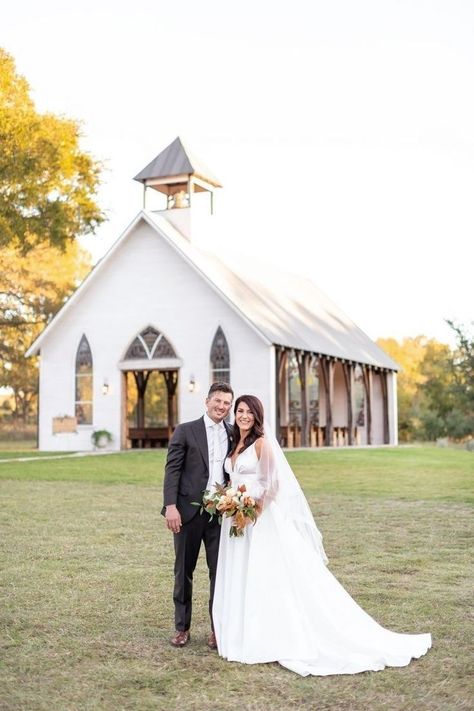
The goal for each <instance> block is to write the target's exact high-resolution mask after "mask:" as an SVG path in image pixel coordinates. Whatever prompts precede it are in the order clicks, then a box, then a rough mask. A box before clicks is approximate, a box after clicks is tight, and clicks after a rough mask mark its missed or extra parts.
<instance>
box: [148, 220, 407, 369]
mask: <svg viewBox="0 0 474 711" xmlns="http://www.w3.org/2000/svg"><path fill="white" fill-rule="evenodd" d="M148 216H149V218H150V220H151V221H152V222H153V223H154V224H155V225H156V227H157V228H158V230H159V232H161V233H167V234H168V235H169V236H170V237H172V239H173V243H174V244H175V246H176V247H178V248H179V250H180V251H181V252H183V253H184V254H185V255H186V256H187V257H188V259H189V260H190V261H191V262H192V263H193V264H194V265H195V266H196V267H198V268H199V270H200V271H201V272H202V273H203V274H204V275H205V276H206V277H207V279H208V280H209V281H210V282H212V284H213V285H214V286H216V287H217V288H218V289H219V291H220V292H221V293H222V294H224V295H225V297H226V298H227V300H228V301H229V302H231V303H232V304H233V306H234V307H235V308H237V309H238V311H239V312H240V313H241V314H244V315H245V316H246V318H247V319H248V321H250V322H251V323H252V324H253V325H254V327H256V329H257V330H258V331H259V332H260V333H261V334H262V335H263V336H264V337H265V340H266V341H267V342H270V343H273V344H275V345H281V346H287V347H290V348H296V349H298V350H304V351H309V352H312V353H319V354H324V355H331V356H336V357H338V358H344V359H346V360H352V361H355V362H358V363H367V364H370V365H375V366H379V367H381V368H388V369H390V370H398V369H399V366H398V365H397V363H396V362H395V361H394V360H392V359H391V358H390V357H389V356H388V355H387V354H386V353H385V351H383V350H382V349H381V348H380V347H379V346H378V345H377V344H376V343H374V341H373V340H372V339H371V338H369V336H367V334H365V333H364V332H363V331H362V330H361V329H360V328H359V327H358V326H356V324H355V323H354V322H353V321H352V320H351V319H350V318H349V317H348V316H347V315H346V314H345V313H344V312H343V311H342V310H341V309H340V308H339V307H338V306H336V304H335V303H334V302H333V301H331V299H329V297H328V296H326V294H325V293H324V292H323V291H321V290H320V289H319V288H318V287H317V286H316V285H315V284H314V283H313V282H312V281H311V280H310V279H308V278H305V277H301V276H299V275H296V274H289V273H287V272H284V271H280V270H279V269H276V268H274V267H272V266H270V265H268V264H267V263H264V262H257V260H255V259H253V258H252V260H248V259H243V258H242V257H237V256H236V255H232V257H231V260H232V261H231V262H229V261H228V258H226V257H225V255H224V254H221V255H219V258H218V257H217V256H216V255H215V254H211V253H209V252H205V251H204V250H202V249H199V248H198V247H196V246H195V245H193V244H192V243H190V242H189V241H188V240H187V239H185V238H184V237H182V235H181V234H180V233H179V232H177V231H176V230H174V228H173V227H172V226H171V225H170V224H169V223H168V221H167V220H166V218H164V217H163V216H162V215H160V214H159V213H156V212H154V213H153V212H149V213H148ZM170 228H171V230H170ZM171 231H172V232H173V233H174V234H172V232H171Z"/></svg>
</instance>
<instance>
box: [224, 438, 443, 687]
mask: <svg viewBox="0 0 474 711" xmlns="http://www.w3.org/2000/svg"><path fill="white" fill-rule="evenodd" d="M225 468H226V471H227V472H228V474H229V475H230V477H231V483H232V485H233V486H238V485H240V484H245V485H246V487H247V490H248V491H249V493H250V495H252V496H254V497H255V498H260V497H261V496H262V494H263V492H264V490H265V488H266V477H265V475H264V474H263V473H262V471H261V467H260V466H259V460H258V457H257V453H256V449H255V445H254V444H253V445H251V446H250V447H248V448H247V449H245V450H244V451H243V452H242V453H241V454H239V455H238V457H237V459H236V461H235V462H234V469H232V464H231V460H230V459H229V458H227V460H226V463H225ZM293 476H294V475H293ZM230 526H231V519H230V518H224V519H223V521H222V530H221V537H220V547H219V560H218V567H217V578H216V587H215V592H214V605H213V621H214V628H215V633H216V638H217V644H218V651H219V654H220V655H221V656H222V657H224V658H226V659H227V660H229V661H235V662H242V663H245V664H257V663H261V662H275V661H278V662H279V663H280V664H281V665H282V666H284V667H286V668H288V669H290V670H291V671H294V672H296V673H297V674H301V675H302V676H307V675H310V674H313V675H317V676H326V675H328V674H356V673H358V672H363V671H369V670H372V671H376V670H379V669H383V668H384V667H386V666H393V667H402V666H405V665H407V664H409V663H410V660H411V659H412V658H417V657H421V656H422V655H423V654H425V653H426V651H427V650H428V649H429V648H430V647H431V635H430V634H413V635H412V634H399V633H397V632H391V631H390V630H387V629H385V628H383V627H381V626H380V625H379V624H378V623H377V622H375V620H373V619H372V618H371V617H370V616H369V615H368V614H367V613H366V612H364V610H362V608H360V607H359V605H358V604H357V603H356V602H355V601H354V600H353V599H352V598H351V596H350V595H349V594H348V593H347V592H346V591H345V590H344V588H343V587H342V586H341V585H340V584H339V583H338V581H337V580H336V578H335V577H334V576H333V575H332V574H331V573H330V572H329V570H328V569H327V567H326V565H325V562H326V559H325V554H324V550H323V549H322V545H321V546H320V550H318V547H317V546H314V545H311V544H310V542H309V541H308V539H307V537H305V536H304V535H302V533H301V531H300V530H299V528H298V526H297V525H295V523H294V521H293V520H292V519H291V516H289V515H288V511H287V510H285V507H284V506H281V505H279V504H278V497H277V498H276V499H270V500H267V499H265V506H264V510H263V512H262V514H261V516H260V517H259V518H258V520H257V522H256V524H255V526H252V525H250V526H247V527H246V529H245V533H244V536H242V537H232V538H230V536H229V529H230ZM315 530H316V531H317V529H315ZM318 534H319V532H318Z"/></svg>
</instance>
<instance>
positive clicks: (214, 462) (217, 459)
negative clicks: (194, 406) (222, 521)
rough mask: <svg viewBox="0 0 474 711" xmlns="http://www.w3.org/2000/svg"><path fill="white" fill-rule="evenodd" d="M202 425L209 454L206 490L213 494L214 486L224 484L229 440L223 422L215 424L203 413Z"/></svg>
mask: <svg viewBox="0 0 474 711" xmlns="http://www.w3.org/2000/svg"><path fill="white" fill-rule="evenodd" d="M204 424H205V425H206V437H207V449H208V452H209V479H208V480H207V485H206V489H209V490H210V491H212V492H214V484H223V483H224V460H225V458H226V456H227V450H228V448H229V439H228V437H227V430H226V428H225V425H224V422H219V423H216V422H214V420H211V418H210V417H209V415H208V414H207V413H205V414H204Z"/></svg>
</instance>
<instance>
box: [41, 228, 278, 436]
mask: <svg viewBox="0 0 474 711" xmlns="http://www.w3.org/2000/svg"><path fill="white" fill-rule="evenodd" d="M148 325H151V326H154V327H155V328H157V329H158V330H159V331H161V332H162V333H163V334H164V335H165V336H166V337H167V338H168V340H169V341H170V343H171V344H172V345H173V347H174V349H175V351H176V354H177V356H178V358H180V359H181V360H182V367H181V369H180V373H179V385H178V419H179V421H186V420H189V419H194V418H196V417H199V416H200V415H201V414H202V412H203V410H204V399H205V396H206V393H207V389H208V386H209V375H210V371H209V355H210V348H211V344H212V340H213V338H214V335H215V332H216V330H217V328H218V326H221V327H222V329H223V330H224V333H225V336H226V338H227V342H228V345H229V349H230V358H231V384H232V387H233V388H234V390H235V392H236V394H241V393H243V392H247V393H253V394H255V395H257V396H258V397H260V398H261V399H262V401H263V403H264V406H265V408H266V411H267V416H268V417H269V418H274V403H273V398H272V394H273V391H274V379H275V374H274V365H273V364H274V354H273V349H272V348H271V346H269V345H267V344H266V343H265V342H264V341H263V340H262V339H261V338H260V337H259V336H258V335H257V334H256V333H255V331H254V330H253V328H252V327H251V326H250V325H248V324H247V323H246V321H245V319H243V318H242V317H241V316H240V315H239V314H237V313H236V312H235V311H234V310H233V308H232V307H231V306H230V305H228V304H227V303H226V302H225V301H224V300H223V299H222V298H221V297H220V296H219V295H218V294H217V293H216V292H215V291H214V289H213V288H212V287H211V286H210V285H209V284H208V283H207V282H206V281H205V280H204V278H203V277H202V276H201V275H200V274H198V273H197V272H196V271H195V270H194V269H193V267H192V266H190V265H189V264H187V263H186V262H185V261H184V260H183V259H182V257H181V256H180V255H179V254H178V253H177V252H176V251H175V250H174V248H173V247H172V246H170V245H169V244H168V243H167V242H166V241H165V240H164V239H163V238H161V237H160V236H159V235H158V234H157V233H156V232H155V230H154V229H153V228H151V227H150V226H149V225H148V224H147V223H146V222H143V221H140V222H139V223H138V225H137V226H136V227H135V228H134V230H133V231H132V232H131V233H130V234H129V235H128V237H127V238H126V239H125V240H124V241H123V242H122V244H121V245H120V247H119V248H118V249H117V250H116V252H115V253H114V254H113V255H112V256H111V258H110V259H109V260H108V262H106V263H105V264H104V266H103V268H102V269H101V271H100V272H98V273H97V276H96V277H94V276H93V277H92V278H91V279H90V281H89V283H88V284H87V286H86V288H84V289H83V291H82V293H81V294H80V296H79V298H78V299H77V300H76V302H75V303H73V304H72V305H71V308H70V309H69V310H68V311H67V312H64V316H63V317H60V318H59V319H58V320H57V322H56V324H55V326H54V328H53V329H52V330H51V331H50V332H49V334H47V337H46V338H45V340H44V342H43V344H42V346H41V362H40V415H39V444H40V449H42V450H52V449H54V450H88V449H91V448H92V445H91V442H90V436H91V433H92V431H93V430H94V429H102V428H105V429H107V430H109V431H110V432H112V434H113V438H114V439H113V442H112V444H111V448H113V449H119V448H120V429H121V409H122V400H121V398H122V393H121V372H120V369H119V362H120V361H121V360H122V359H123V357H124V354H125V352H126V350H127V348H128V346H129V344H130V343H131V341H132V340H133V339H134V338H135V336H136V335H137V334H138V333H140V332H141V331H142V330H143V329H144V328H145V327H146V326H148ZM82 334H85V335H86V337H87V339H88V341H89V344H90V347H91V350H92V356H93V361H94V414H93V425H91V426H89V425H82V426H79V427H78V432H77V434H56V435H53V434H52V418H53V417H56V416H59V415H74V389H75V358H76V351H77V347H78V345H79V341H80V339H81V336H82ZM191 375H194V378H195V380H196V389H195V391H194V392H193V393H190V392H189V390H188V387H187V384H188V382H189V379H190V376H191ZM104 380H106V381H107V382H108V384H109V391H108V394H107V395H103V394H102V384H103V382H104Z"/></svg>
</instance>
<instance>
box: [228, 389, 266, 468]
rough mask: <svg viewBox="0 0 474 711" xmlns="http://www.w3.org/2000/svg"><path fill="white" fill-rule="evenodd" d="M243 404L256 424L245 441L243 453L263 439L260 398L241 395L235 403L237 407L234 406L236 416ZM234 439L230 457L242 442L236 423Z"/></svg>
mask: <svg viewBox="0 0 474 711" xmlns="http://www.w3.org/2000/svg"><path fill="white" fill-rule="evenodd" d="M241 402H244V403H245V404H246V405H247V407H248V409H249V410H250V412H251V413H252V415H253V416H254V423H253V426H252V429H251V430H250V432H249V433H248V435H247V436H246V437H245V439H244V446H243V448H242V449H241V450H240V451H241V452H243V451H244V449H247V447H250V446H251V445H252V444H253V443H254V442H255V441H256V440H257V439H259V437H263V418H264V414H263V405H262V403H261V402H260V400H259V399H258V397H255V395H241V396H240V397H238V398H237V400H236V401H235V406H234V415H235V414H236V413H237V409H238V407H239V405H240V403H241ZM232 434H233V439H234V447H233V449H232V452H231V454H230V456H232V455H233V454H234V452H235V450H236V449H237V446H238V444H239V442H240V429H239V427H238V425H237V423H236V422H234V430H233V433H232Z"/></svg>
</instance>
